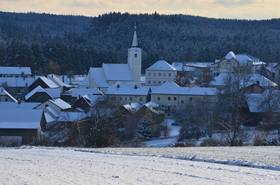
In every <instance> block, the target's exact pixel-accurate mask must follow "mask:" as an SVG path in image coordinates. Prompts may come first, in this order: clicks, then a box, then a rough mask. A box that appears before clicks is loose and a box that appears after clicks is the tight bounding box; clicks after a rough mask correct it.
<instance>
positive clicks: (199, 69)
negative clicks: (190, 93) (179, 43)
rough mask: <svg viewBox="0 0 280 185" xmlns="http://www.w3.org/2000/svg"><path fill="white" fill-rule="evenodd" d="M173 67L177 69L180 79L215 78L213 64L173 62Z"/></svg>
mask: <svg viewBox="0 0 280 185" xmlns="http://www.w3.org/2000/svg"><path fill="white" fill-rule="evenodd" d="M172 66H173V67H174V68H176V69H177V75H178V76H180V77H190V76H192V77H199V76H204V75H207V76H208V75H210V76H213V71H212V68H213V66H212V63H211V62H173V63H172Z"/></svg>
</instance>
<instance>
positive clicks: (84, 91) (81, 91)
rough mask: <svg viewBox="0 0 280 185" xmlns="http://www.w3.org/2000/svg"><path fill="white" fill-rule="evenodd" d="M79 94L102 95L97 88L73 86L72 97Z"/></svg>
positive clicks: (77, 96)
mask: <svg viewBox="0 0 280 185" xmlns="http://www.w3.org/2000/svg"><path fill="white" fill-rule="evenodd" d="M79 95H80V96H84V95H103V93H102V92H101V91H100V90H99V89H97V88H94V89H78V88H73V89H72V97H76V98H79Z"/></svg>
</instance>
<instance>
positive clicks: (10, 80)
mask: <svg viewBox="0 0 280 185" xmlns="http://www.w3.org/2000/svg"><path fill="white" fill-rule="evenodd" d="M34 81H35V78H14V77H5V78H0V84H2V83H4V82H7V84H8V87H25V86H26V85H27V86H30V85H31V84H32V83H33V82H34Z"/></svg>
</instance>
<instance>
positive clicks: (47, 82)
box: [39, 76, 59, 88]
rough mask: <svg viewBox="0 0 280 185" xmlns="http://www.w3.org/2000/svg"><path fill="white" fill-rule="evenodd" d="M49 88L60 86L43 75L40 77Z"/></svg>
mask: <svg viewBox="0 0 280 185" xmlns="http://www.w3.org/2000/svg"><path fill="white" fill-rule="evenodd" d="M39 78H40V79H41V80H42V81H43V82H44V83H45V84H46V85H47V86H49V88H59V87H58V86H57V85H56V84H55V83H54V82H52V81H51V80H50V79H48V78H46V77H44V76H41V77H39Z"/></svg>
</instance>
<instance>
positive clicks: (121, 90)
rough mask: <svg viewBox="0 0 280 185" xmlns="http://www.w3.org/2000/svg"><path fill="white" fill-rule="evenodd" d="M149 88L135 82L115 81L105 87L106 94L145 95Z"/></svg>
mask: <svg viewBox="0 0 280 185" xmlns="http://www.w3.org/2000/svg"><path fill="white" fill-rule="evenodd" d="M135 87H136V88H135ZM149 89H150V88H149V87H147V86H137V83H136V82H116V83H115V84H114V85H112V86H110V87H109V88H108V89H107V92H106V94H108V95H135V96H137V95H138V96H146V95H148V92H149Z"/></svg>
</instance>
